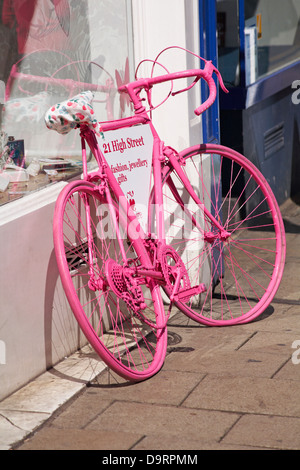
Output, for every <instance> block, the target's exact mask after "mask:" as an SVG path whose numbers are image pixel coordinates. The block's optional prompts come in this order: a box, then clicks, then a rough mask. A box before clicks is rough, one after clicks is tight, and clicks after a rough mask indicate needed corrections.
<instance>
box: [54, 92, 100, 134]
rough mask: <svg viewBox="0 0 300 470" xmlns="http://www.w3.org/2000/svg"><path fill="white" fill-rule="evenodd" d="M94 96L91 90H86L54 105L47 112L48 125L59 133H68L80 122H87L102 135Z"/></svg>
mask: <svg viewBox="0 0 300 470" xmlns="http://www.w3.org/2000/svg"><path fill="white" fill-rule="evenodd" d="M93 98H94V94H93V93H92V92H91V91H84V92H82V93H80V94H78V95H76V96H74V97H73V98H70V99H69V100H66V101H63V102H61V103H58V104H56V105H54V106H52V107H51V108H49V109H48V111H47V112H46V114H45V123H46V126H47V127H48V129H53V130H55V131H57V132H58V133H59V134H67V133H68V132H70V131H71V130H72V129H74V128H76V127H79V125H80V124H86V125H87V126H88V127H90V128H91V129H92V130H93V131H94V132H95V133H96V134H97V135H102V130H101V126H100V124H99V122H98V121H97V119H96V117H95V113H94V109H93V106H92V101H93Z"/></svg>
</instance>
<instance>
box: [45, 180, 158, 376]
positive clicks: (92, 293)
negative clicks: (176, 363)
mask: <svg viewBox="0 0 300 470" xmlns="http://www.w3.org/2000/svg"><path fill="white" fill-rule="evenodd" d="M87 200H88V201H89V202H88V207H89V210H90V214H91V217H90V220H91V224H90V225H91V227H92V232H93V241H92V243H91V244H90V248H89V246H88V242H87V239H88V235H87V233H88V232H87V230H88V228H87V227H88V224H87V219H88V216H87V211H86V201H87ZM115 210H116V215H117V218H118V223H119V227H120V229H121V230H123V234H125V237H126V240H125V241H124V243H125V244H126V254H127V255H128V257H130V259H134V258H135V257H136V258H137V259H139V257H141V258H142V257H144V259H145V256H147V253H146V255H145V250H144V251H143V246H142V241H141V239H139V238H136V239H130V235H129V230H127V229H128V227H129V224H128V220H127V221H125V219H124V216H123V215H121V211H119V209H118V207H117V206H115ZM126 223H127V225H126ZM53 238H54V247H55V253H56V259H57V265H58V269H59V273H60V277H61V281H62V285H63V288H64V291H65V294H66V297H67V299H68V301H69V304H70V306H71V309H72V311H73V313H74V315H75V318H76V320H77V322H78V324H79V326H80V328H81V330H82V331H83V333H84V335H85V336H86V338H87V340H88V341H89V343H90V344H91V345H92V347H93V348H94V350H95V351H96V353H97V354H98V355H99V356H100V358H101V359H102V360H103V361H104V362H105V363H106V364H107V365H108V366H109V367H110V368H111V369H112V370H114V371H115V372H116V373H117V374H119V375H120V376H122V377H123V378H125V379H127V380H130V381H141V380H144V379H147V378H149V377H151V376H152V375H154V374H156V373H157V372H158V371H159V370H160V368H161V366H162V364H163V362H164V358H165V354H166V346H167V330H166V328H164V327H161V326H162V325H163V323H164V322H165V314H164V308H163V304H162V299H161V294H160V290H159V287H158V286H157V285H156V283H155V282H154V281H149V283H148V285H147V286H146V287H144V291H145V292H144V297H145V299H144V300H145V302H146V304H147V308H146V310H145V312H146V313H145V312H144V313H143V315H144V317H143V318H145V315H148V317H149V318H151V317H152V323H151V326H149V324H146V323H145V322H144V321H143V319H142V320H141V318H138V317H137V316H136V315H135V314H134V312H133V309H131V308H130V305H128V304H127V303H125V302H124V301H123V299H122V298H120V297H118V295H116V294H115V292H114V291H113V290H112V289H111V287H110V285H109V284H108V282H107V280H106V275H105V273H104V270H105V266H106V261H107V260H108V259H110V260H113V261H114V262H115V263H116V266H120V265H118V263H120V262H121V261H120V247H119V244H118V240H117V237H116V232H115V228H114V225H113V222H112V211H111V210H110V208H109V206H108V205H107V201H106V200H105V197H104V196H103V195H100V193H99V191H98V190H97V186H96V185H94V184H93V183H90V182H84V181H74V182H72V183H69V184H68V185H67V186H66V187H65V188H64V189H63V190H62V192H61V193H60V195H59V197H58V200H57V202H56V206H55V213H54V223H53ZM89 249H90V250H91V252H89ZM90 253H92V254H93V255H92V257H91V255H90ZM91 272H94V274H95V276H94V277H95V278H97V282H98V284H97V286H96V288H95V287H94V288H93V289H94V290H92V289H91V285H90V286H89V285H88V283H89V281H90V280H91V275H90V274H89V273H91ZM117 276H118V274H116V281H115V282H116V285H117V282H118V280H119V279H118V278H117ZM95 289H96V290H95Z"/></svg>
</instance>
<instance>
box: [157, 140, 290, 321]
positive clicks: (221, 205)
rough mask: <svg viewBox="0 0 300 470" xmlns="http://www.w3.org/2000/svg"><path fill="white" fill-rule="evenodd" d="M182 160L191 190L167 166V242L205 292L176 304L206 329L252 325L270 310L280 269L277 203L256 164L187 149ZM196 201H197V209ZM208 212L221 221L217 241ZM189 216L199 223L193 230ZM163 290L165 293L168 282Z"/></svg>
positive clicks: (208, 147) (209, 147) (215, 148)
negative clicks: (253, 321) (175, 187)
mask: <svg viewBox="0 0 300 470" xmlns="http://www.w3.org/2000/svg"><path fill="white" fill-rule="evenodd" d="M179 162H181V164H182V169H183V170H184V172H185V173H186V174H187V175H188V177H192V180H191V181H192V184H193V186H194V188H193V190H191V189H189V190H188V189H187V188H185V187H183V185H182V183H181V182H180V181H179V178H178V175H177V174H176V172H175V171H174V170H173V169H172V168H171V167H170V164H169V166H166V167H165V169H164V172H163V180H162V183H163V184H162V186H163V193H164V204H165V207H167V212H168V220H171V219H172V220H173V221H174V222H173V223H169V224H167V227H166V243H167V244H169V245H171V247H173V249H174V250H175V251H176V252H177V253H178V254H179V255H180V257H181V258H182V259H183V260H184V263H185V267H186V272H187V273H188V275H189V279H190V285H191V286H197V285H201V283H202V286H203V287H202V289H199V293H198V294H195V295H194V296H191V297H189V298H188V299H184V300H181V299H179V301H178V298H177V301H175V302H174V303H175V304H176V306H177V307H178V308H179V309H180V310H181V311H182V312H183V313H185V314H186V315H187V316H189V317H190V318H192V319H193V320H195V321H197V322H199V323H202V324H205V325H210V326H225V325H234V324H241V323H246V322H249V321H252V320H254V319H255V318H257V317H258V316H259V315H261V314H262V313H263V312H264V311H265V309H266V308H267V307H268V306H269V305H270V303H271V301H272V300H273V298H274V296H275V294H276V291H277V289H278V287H279V284H280V281H281V278H282V274H283V270H284V263H285V252H286V241H285V231H284V225H283V221H282V217H281V213H280V209H279V207H278V204H277V201H276V198H275V196H274V194H273V192H272V190H271V188H270V186H269V184H268V182H267V181H266V179H265V177H264V176H263V175H262V174H261V172H260V171H259V170H258V169H257V168H256V167H255V166H254V165H253V163H252V162H250V161H249V160H248V159H246V158H245V157H244V156H243V155H241V154H240V153H238V152H236V151H234V150H232V149H230V148H227V147H224V146H221V145H215V144H202V145H198V146H194V147H190V148H188V149H186V150H184V151H182V152H181V153H180V154H179ZM195 176H196V181H195ZM193 179H194V181H193ZM173 183H175V186H176V185H177V187H178V191H177V190H176V191H175V190H174V187H173ZM199 183H200V184H199ZM207 183H208V185H207ZM193 191H194V192H193ZM172 199H173V204H174V206H172V203H170V201H172ZM199 199H200V201H201V204H196V203H195V200H196V201H198V202H199ZM178 202H180V204H178ZM183 204H185V206H184V209H183ZM172 207H173V209H172ZM174 207H177V209H175V210H174ZM168 208H169V211H168ZM178 208H179V209H178ZM186 208H188V219H187V211H186ZM205 208H206V209H207V210H208V211H210V212H213V215H214V217H215V219H216V220H218V221H219V222H221V223H222V224H223V228H224V229H225V232H223V235H222V236H221V235H220V231H218V230H217V229H216V227H215V226H214V225H213V224H212V222H211V221H210V220H209V218H208V217H207V215H205V214H204V211H205ZM176 211H177V213H178V214H179V215H178V216H176ZM191 214H193V217H194V218H196V219H197V218H198V227H196V226H195V224H193V223H192V219H191ZM180 226H181V229H179V227H180ZM179 232H181V233H180V236H178V234H179ZM183 232H184V233H183ZM186 232H187V233H186ZM174 233H175V235H176V236H174ZM226 233H227V235H225V234H226ZM228 234H229V235H228ZM180 237H181V238H180ZM173 258H174V256H173ZM172 262H174V260H173V259H172V256H170V264H171V263H172ZM173 284H174V283H173ZM201 290H203V292H201ZM165 291H166V293H167V294H168V295H169V296H170V294H171V292H172V284H170V285H169V286H168V285H167V286H166V287H165ZM182 297H184V296H183V295H182ZM175 300H176V299H175Z"/></svg>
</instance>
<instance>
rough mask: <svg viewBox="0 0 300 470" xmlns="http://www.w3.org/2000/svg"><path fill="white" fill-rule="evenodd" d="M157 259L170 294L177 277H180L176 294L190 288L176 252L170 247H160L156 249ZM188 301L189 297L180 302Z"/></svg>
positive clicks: (184, 268) (183, 266)
mask: <svg viewBox="0 0 300 470" xmlns="http://www.w3.org/2000/svg"><path fill="white" fill-rule="evenodd" d="M157 258H158V261H159V263H160V266H161V270H162V273H163V276H164V279H165V283H166V287H167V288H168V290H170V291H171V292H172V291H173V289H174V285H175V282H176V278H177V275H178V271H179V275H180V277H181V280H180V288H179V291H178V292H183V291H186V290H188V289H190V287H191V283H190V278H189V275H188V272H187V270H186V267H185V265H184V262H183V261H182V259H181V257H180V256H179V254H178V253H177V251H176V250H174V248H173V247H172V246H170V245H161V246H159V247H158V251H157ZM189 299H190V295H188V294H187V296H186V297H182V298H181V301H182V302H187V301H188V300H189Z"/></svg>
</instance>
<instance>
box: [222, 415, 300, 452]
mask: <svg viewBox="0 0 300 470" xmlns="http://www.w3.org/2000/svg"><path fill="white" fill-rule="evenodd" d="M222 444H223V445H232V446H245V445H248V446H253V447H260V446H262V444H263V446H267V447H269V448H272V449H285V450H288V449H293V450H299V448H300V418H289V417H282V416H263V415H252V414H251V415H244V416H242V417H241V419H240V420H239V421H238V422H237V423H236V425H235V426H234V427H233V428H232V429H231V430H230V431H229V432H228V434H227V435H226V436H225V437H224V438H223V440H222Z"/></svg>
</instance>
